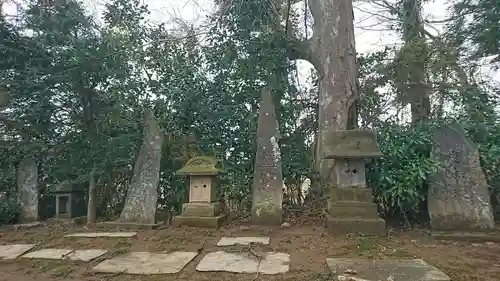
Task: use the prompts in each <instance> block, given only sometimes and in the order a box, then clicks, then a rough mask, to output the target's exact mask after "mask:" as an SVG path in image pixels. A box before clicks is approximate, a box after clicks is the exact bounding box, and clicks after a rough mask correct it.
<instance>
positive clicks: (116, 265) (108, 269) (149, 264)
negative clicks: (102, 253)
mask: <svg viewBox="0 0 500 281" xmlns="http://www.w3.org/2000/svg"><path fill="white" fill-rule="evenodd" d="M197 255H198V253H197V252H171V253H148V252H130V253H126V254H123V255H119V256H116V257H114V258H111V259H108V260H105V261H103V262H101V263H100V264H98V265H96V266H95V267H94V268H92V270H93V271H95V272H101V273H124V274H144V275H147V274H169V273H178V272H179V271H181V270H182V269H183V268H184V267H185V266H186V265H187V264H188V263H189V262H190V261H192V260H193V259H194V258H195V257H196V256H197Z"/></svg>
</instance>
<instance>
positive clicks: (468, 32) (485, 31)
mask: <svg viewBox="0 0 500 281" xmlns="http://www.w3.org/2000/svg"><path fill="white" fill-rule="evenodd" d="M452 16H453V18H454V20H453V21H451V22H450V23H449V24H448V28H449V30H450V31H451V32H453V34H454V38H455V39H456V41H457V43H458V44H459V45H462V46H463V47H465V46H467V47H466V48H467V49H466V50H467V51H468V53H469V55H470V56H471V57H472V58H474V59H480V58H484V57H489V56H492V58H491V59H492V62H494V63H498V62H500V2H498V1H490V0H461V1H456V2H455V3H454V5H453V14H452ZM470 46H472V47H473V48H470Z"/></svg>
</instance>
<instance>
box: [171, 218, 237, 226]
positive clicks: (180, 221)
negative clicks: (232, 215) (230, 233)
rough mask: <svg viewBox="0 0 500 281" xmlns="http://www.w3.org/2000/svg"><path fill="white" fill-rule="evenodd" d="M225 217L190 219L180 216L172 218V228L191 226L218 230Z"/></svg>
mask: <svg viewBox="0 0 500 281" xmlns="http://www.w3.org/2000/svg"><path fill="white" fill-rule="evenodd" d="M226 218H227V215H220V216H216V217H192V216H184V215H180V216H177V217H174V219H173V220H172V226H174V227H180V226H183V225H184V226H191V227H203V228H215V229H218V228H219V227H221V226H222V225H223V224H224V222H225V221H226Z"/></svg>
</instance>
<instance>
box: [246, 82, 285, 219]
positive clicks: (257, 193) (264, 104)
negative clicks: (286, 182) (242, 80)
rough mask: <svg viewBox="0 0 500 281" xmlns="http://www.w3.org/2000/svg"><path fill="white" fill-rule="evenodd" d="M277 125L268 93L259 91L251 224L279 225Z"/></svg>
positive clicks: (280, 179)
mask: <svg viewBox="0 0 500 281" xmlns="http://www.w3.org/2000/svg"><path fill="white" fill-rule="evenodd" d="M278 139H279V127H278V121H277V119H276V113H275V109H274V103H273V99H272V95H271V92H270V91H268V90H264V91H262V98H261V102H260V110H259V121H258V127H257V152H256V156H255V165H254V167H255V170H254V175H253V186H252V190H253V196H252V216H251V220H252V223H254V224H263V225H281V223H282V203H283V191H282V187H283V174H282V171H281V155H280V148H279V144H278Z"/></svg>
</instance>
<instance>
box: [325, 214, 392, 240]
mask: <svg viewBox="0 0 500 281" xmlns="http://www.w3.org/2000/svg"><path fill="white" fill-rule="evenodd" d="M326 224H327V228H328V232H330V233H336V234H347V233H362V234H364V235H380V236H381V235H386V228H385V221H384V220H383V219H381V218H361V217H350V218H336V217H332V216H330V215H326Z"/></svg>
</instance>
